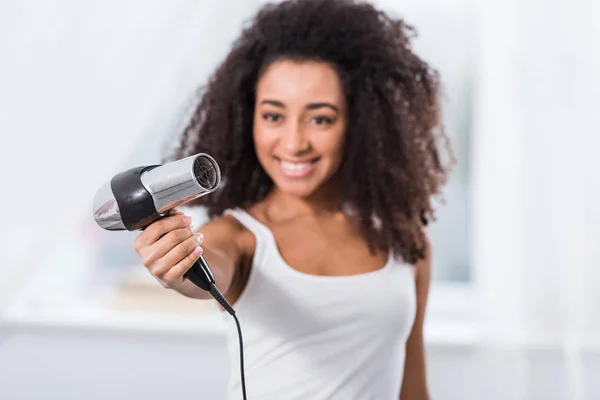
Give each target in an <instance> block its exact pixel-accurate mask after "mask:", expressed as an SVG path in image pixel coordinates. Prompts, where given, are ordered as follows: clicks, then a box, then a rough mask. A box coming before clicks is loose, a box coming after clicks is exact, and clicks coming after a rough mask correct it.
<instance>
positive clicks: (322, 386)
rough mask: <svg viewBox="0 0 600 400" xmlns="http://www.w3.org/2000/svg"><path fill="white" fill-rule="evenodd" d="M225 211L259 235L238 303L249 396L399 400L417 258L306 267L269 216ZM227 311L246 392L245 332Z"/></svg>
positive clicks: (232, 396)
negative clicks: (357, 270) (285, 246)
mask: <svg viewBox="0 0 600 400" xmlns="http://www.w3.org/2000/svg"><path fill="white" fill-rule="evenodd" d="M226 213H227V214H230V215H232V216H233V217H235V218H236V219H237V220H238V221H240V223H242V224H243V225H244V226H245V227H246V228H247V229H248V230H250V231H251V232H252V233H253V234H254V236H255V237H256V249H255V253H254V259H253V262H252V269H251V272H250V276H249V278H248V282H247V284H246V287H245V288H244V291H243V293H242V294H241V297H240V298H239V300H238V301H237V302H236V303H235V305H234V306H233V307H234V309H235V310H236V315H237V316H238V318H239V320H240V325H241V328H242V335H243V339H244V364H245V373H246V393H247V395H248V400H398V398H399V396H400V388H401V384H402V377H403V372H404V359H405V347H406V340H407V338H408V335H409V333H410V330H411V327H412V325H413V321H414V317H415V312H416V292H415V280H414V274H413V270H412V267H411V266H409V265H407V264H404V263H400V262H397V261H395V259H394V258H393V257H391V256H390V257H389V258H388V262H387V263H386V265H385V266H384V267H383V268H382V269H379V270H376V271H374V272H368V273H363V274H358V275H349V276H317V275H311V274H306V273H303V272H300V271H298V270H296V269H294V268H292V267H291V266H289V265H288V264H287V263H286V262H285V261H284V260H283V258H282V256H281V254H280V253H279V251H278V247H277V245H276V243H275V239H274V236H273V234H272V233H271V231H270V230H269V229H268V228H267V227H266V226H265V225H264V224H262V223H260V222H259V221H258V220H256V219H255V218H254V217H252V216H251V215H250V214H248V213H247V212H245V211H243V210H242V209H233V210H227V211H226ZM223 315H224V318H226V319H227V327H228V328H227V329H228V330H227V334H228V347H229V354H230V360H231V367H230V378H229V379H230V380H229V386H228V400H240V399H241V398H242V391H241V383H240V366H239V342H238V334H237V330H236V327H235V323H234V321H233V320H232V318H231V316H230V315H229V314H227V313H223Z"/></svg>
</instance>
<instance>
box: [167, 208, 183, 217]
mask: <svg viewBox="0 0 600 400" xmlns="http://www.w3.org/2000/svg"><path fill="white" fill-rule="evenodd" d="M169 215H171V216H173V215H183V211H179V210H178V209H176V208H174V209H172V210H171V211H169Z"/></svg>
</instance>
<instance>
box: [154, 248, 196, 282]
mask: <svg viewBox="0 0 600 400" xmlns="http://www.w3.org/2000/svg"><path fill="white" fill-rule="evenodd" d="M202 253H203V250H202V247H200V246H198V247H196V248H195V249H194V250H192V252H191V253H190V254H188V255H187V256H186V257H185V258H184V259H183V260H181V261H179V262H178V263H177V264H176V265H175V266H173V268H171V269H170V270H168V271H167V272H165V274H164V275H163V276H162V280H163V281H165V282H167V283H169V282H171V283H174V282H175V283H176V282H181V281H182V280H183V275H184V274H185V273H186V272H187V271H189V269H190V268H192V265H194V263H195V262H196V261H198V259H199V258H200V256H201V255H202Z"/></svg>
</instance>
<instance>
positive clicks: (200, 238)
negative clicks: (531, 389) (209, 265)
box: [196, 232, 204, 244]
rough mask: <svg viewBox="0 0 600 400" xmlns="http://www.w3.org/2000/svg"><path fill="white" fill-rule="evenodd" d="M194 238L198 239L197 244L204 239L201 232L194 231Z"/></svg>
mask: <svg viewBox="0 0 600 400" xmlns="http://www.w3.org/2000/svg"><path fill="white" fill-rule="evenodd" d="M196 239H198V244H200V243H202V240H204V235H203V234H202V232H196Z"/></svg>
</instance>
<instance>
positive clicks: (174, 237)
mask: <svg viewBox="0 0 600 400" xmlns="http://www.w3.org/2000/svg"><path fill="white" fill-rule="evenodd" d="M192 236H195V235H194V232H193V231H192V228H191V226H188V227H187V228H179V229H175V230H172V231H171V232H168V233H167V234H165V235H164V236H163V237H161V238H160V239H158V241H157V242H156V243H154V244H153V245H152V246H151V247H150V249H151V251H152V256H151V259H150V260H149V261H150V262H154V261H156V260H158V259H159V258H161V257H163V256H164V255H165V254H167V253H168V252H169V251H171V249H173V248H174V247H175V246H177V245H178V244H179V243H181V242H183V241H185V240H187V239H189V238H191V237H192ZM196 240H197V239H196Z"/></svg>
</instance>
